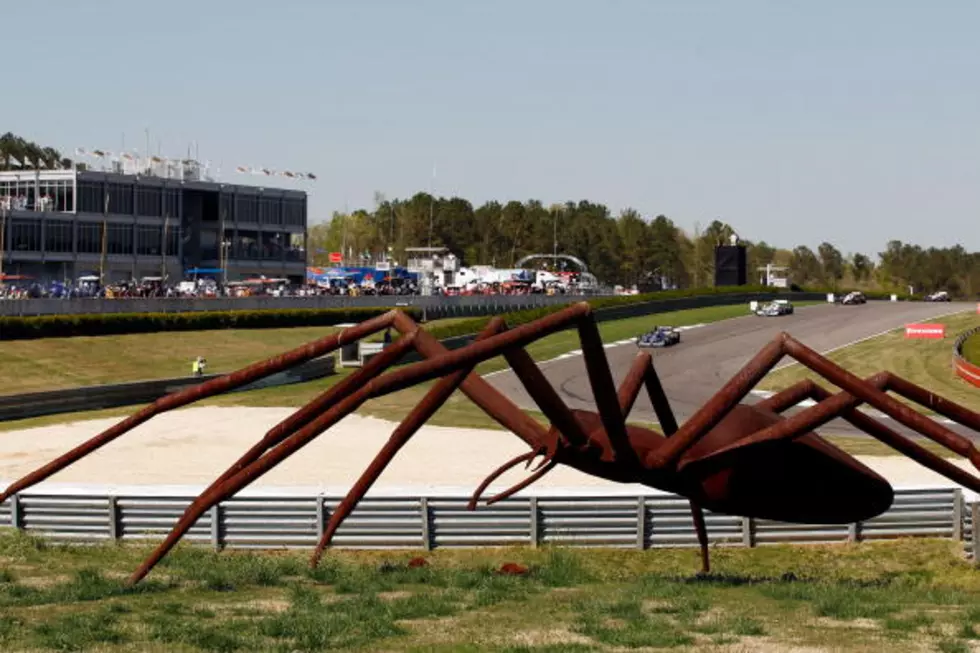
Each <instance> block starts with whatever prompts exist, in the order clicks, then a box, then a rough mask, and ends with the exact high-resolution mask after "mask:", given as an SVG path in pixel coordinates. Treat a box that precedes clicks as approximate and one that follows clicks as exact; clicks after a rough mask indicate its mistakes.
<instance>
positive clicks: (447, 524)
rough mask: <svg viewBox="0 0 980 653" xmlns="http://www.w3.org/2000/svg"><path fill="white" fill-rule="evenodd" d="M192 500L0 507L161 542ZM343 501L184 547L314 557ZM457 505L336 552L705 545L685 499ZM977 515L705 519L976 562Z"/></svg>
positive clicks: (388, 518) (361, 530)
mask: <svg viewBox="0 0 980 653" xmlns="http://www.w3.org/2000/svg"><path fill="white" fill-rule="evenodd" d="M191 500H192V498H191V497H189V496H152V495H120V496H114V495H104V494H100V495H96V494H91V495H84V494H79V495H72V494H42V493H36V494H35V493H25V494H22V495H17V496H14V497H13V498H11V499H10V500H8V501H7V502H5V503H4V504H2V505H0V523H4V524H10V525H11V526H13V527H15V528H18V529H22V530H24V531H27V532H29V533H33V534H36V535H41V536H45V537H48V538H51V539H53V540H56V541H69V542H106V541H113V540H122V541H139V540H153V539H160V538H162V537H163V536H164V535H165V534H166V533H167V532H168V531H169V530H170V528H171V527H172V526H173V525H174V524H175V523H176V521H177V519H178V517H179V516H180V515H181V514H182V512H183V510H184V509H185V508H186V507H187V506H188V505H189V503H190V502H191ZM339 501H340V499H339V497H329V496H323V495H320V496H260V495H259V496H240V497H237V498H234V499H232V500H229V501H225V502H224V503H221V504H220V505H218V506H216V507H214V508H213V509H212V510H211V511H210V512H209V513H207V514H205V515H203V516H202V517H201V518H200V519H199V520H198V521H197V523H196V524H195V526H194V527H193V528H192V529H191V530H190V532H189V533H188V535H187V536H186V539H187V540H189V541H192V542H198V543H201V544H206V545H210V546H212V547H214V548H216V549H221V548H226V547H227V548H236V549H240V548H252V549H278V548H295V547H303V548H308V547H312V546H315V544H316V543H317V541H318V540H319V537H320V535H321V534H322V533H323V529H324V525H325V524H326V522H327V520H328V519H329V518H330V515H331V513H332V512H333V511H334V510H335V509H336V507H337V505H338V503H339ZM466 503H467V499H466V498H463V497H458V496H448V497H447V496H429V497H369V498H366V499H364V500H363V501H362V502H361V503H360V504H359V505H358V506H357V508H356V509H355V510H354V512H353V513H352V514H351V515H350V517H349V518H348V519H347V520H346V521H345V522H344V524H343V526H341V528H340V529H339V530H338V531H337V534H336V536H335V538H334V542H333V545H334V546H335V547H338V548H353V549H372V548H373V549H379V548H383V549H433V548H445V547H472V546H506V545H529V546H538V545H545V544H552V545H568V546H593V547H625V548H637V549H649V548H658V547H692V546H696V545H697V536H696V533H695V531H694V527H693V524H692V520H691V513H690V508H689V504H688V502H687V500H686V499H684V498H683V497H680V496H676V495H671V494H649V495H640V496H636V495H633V496H563V497H553V496H530V497H523V498H521V497H518V498H511V499H507V500H504V501H502V502H500V503H498V504H495V505H494V506H491V507H481V508H478V509H477V510H475V511H469V510H467V509H466ZM978 510H980V503H976V502H968V501H967V500H966V499H965V497H964V495H963V492H962V490H960V489H958V488H956V489H952V488H929V489H902V490H896V493H895V501H894V504H893V505H892V507H891V508H890V509H889V510H888V511H887V512H885V513H884V514H882V515H880V516H878V517H875V518H874V519H870V520H868V521H865V522H861V523H856V524H843V525H800V524H786V523H780V522H773V521H768V520H762V519H753V518H749V517H733V516H729V515H722V514H714V513H710V512H708V513H707V514H706V522H707V526H708V533H709V537H710V541H711V543H712V544H713V545H720V546H748V547H753V546H759V545H766V544H776V543H834V542H858V541H871V540H885V539H894V538H907V537H930V538H946V539H953V540H957V541H962V542H963V543H964V548H965V550H966V552H967V553H970V554H972V552H973V551H976V550H978V542H977V541H976V540H977V539H978V536H980V533H978V531H977V529H974V528H973V524H975V523H977V520H978V514H977V513H978Z"/></svg>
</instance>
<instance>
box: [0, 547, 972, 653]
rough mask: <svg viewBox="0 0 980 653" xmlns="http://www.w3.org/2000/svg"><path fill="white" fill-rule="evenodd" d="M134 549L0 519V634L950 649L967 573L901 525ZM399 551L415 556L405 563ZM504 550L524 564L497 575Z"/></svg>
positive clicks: (960, 625)
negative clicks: (797, 531) (267, 549)
mask: <svg viewBox="0 0 980 653" xmlns="http://www.w3.org/2000/svg"><path fill="white" fill-rule="evenodd" d="M147 552H148V548H146V547H136V546H130V545H125V546H113V545H102V546H86V547H75V548H68V547H61V546H57V545H52V544H47V543H45V542H43V541H41V540H37V539H32V538H30V537H28V536H25V535H21V534H10V533H7V534H0V556H2V559H3V560H4V572H3V574H2V578H0V647H2V649H3V650H24V649H31V650H38V649H40V650H64V651H68V650H71V651H78V650H100V651H120V652H122V651H256V650H263V651H265V650H270V651H323V650H352V651H375V650H385V651H447V652H448V651H473V652H477V651H513V652H516V651H542V652H543V651H607V650H608V651H612V650H630V649H640V648H642V649H645V650H649V649H651V648H656V649H658V650H659V649H672V650H677V651H690V650H715V651H722V650H733V647H737V648H736V649H734V650H770V651H773V650H784V649H786V648H787V647H789V646H790V645H793V646H797V647H810V648H812V649H816V650H825V649H830V650H842V651H877V650H889V651H913V650H914V651H921V650H940V651H967V650H969V646H970V645H971V644H972V643H974V642H976V641H977V639H978V637H980V635H978V629H980V608H978V606H980V572H978V571H977V570H976V569H975V568H973V567H971V566H970V565H969V564H968V563H967V562H966V561H964V560H963V559H962V556H961V552H960V550H959V549H958V544H956V543H953V542H948V541H936V540H919V541H911V540H906V541H897V542H889V543H876V544H867V543H866V544H861V545H840V546H810V547H790V546H774V547H766V548H759V549H737V548H720V549H717V550H716V551H715V552H714V563H715V569H716V571H715V573H714V574H712V575H710V576H707V577H698V576H695V575H693V573H692V571H693V570H694V569H695V568H696V566H697V563H696V552H695V551H694V550H692V549H686V550H670V549H664V550H653V551H630V550H612V549H606V550H601V549H599V550H596V549H592V550H582V549H550V548H544V549H528V548H518V547H514V548H501V549H462V550H461V549H456V550H437V551H435V552H431V553H420V552H417V553H413V552H398V553H394V552H353V551H332V552H330V553H329V554H328V556H327V557H326V559H325V561H324V562H323V563H322V564H321V566H320V568H319V569H317V570H314V571H311V570H309V569H308V568H307V567H306V552H296V553H292V552H290V553H285V552H280V553H266V554H257V553H242V552H230V551H227V552H223V553H221V554H215V553H212V552H210V551H207V550H205V549H202V548H191V547H183V548H178V549H177V550H176V551H175V552H173V553H172V554H171V556H170V557H168V558H167V559H166V560H165V561H164V563H163V564H162V565H161V566H160V567H158V569H157V570H156V571H155V572H154V573H153V574H152V575H151V576H150V578H149V579H147V580H145V581H144V582H143V583H141V584H140V585H138V586H136V587H135V588H129V587H126V586H124V585H123V583H122V579H123V578H124V577H125V575H126V574H127V573H128V572H130V571H131V570H132V569H133V568H134V567H135V566H136V565H137V564H138V562H139V560H140V559H141V558H142V556H144V555H145V554H146V553H147ZM413 555H425V556H426V558H427V560H428V562H429V565H428V566H426V567H422V568H416V569H409V568H407V565H406V563H407V561H408V560H409V559H410V557H412V556H413ZM504 562H516V563H519V564H523V565H526V566H527V567H528V568H529V570H530V574H529V575H528V576H525V577H507V576H500V575H498V574H497V573H496V569H498V568H499V566H500V565H501V564H502V563H504Z"/></svg>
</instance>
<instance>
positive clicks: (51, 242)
mask: <svg viewBox="0 0 980 653" xmlns="http://www.w3.org/2000/svg"><path fill="white" fill-rule="evenodd" d="M74 226H75V223H73V222H71V221H69V220H48V221H47V223H46V224H45V225H44V249H45V251H47V252H60V253H71V251H72V232H73V230H74Z"/></svg>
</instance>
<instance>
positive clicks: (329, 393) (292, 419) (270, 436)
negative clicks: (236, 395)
mask: <svg viewBox="0 0 980 653" xmlns="http://www.w3.org/2000/svg"><path fill="white" fill-rule="evenodd" d="M411 344H412V343H411V340H410V339H408V340H406V342H405V343H401V342H400V341H399V342H395V343H392V344H391V345H389V346H388V347H387V348H386V352H385V355H384V356H380V355H379V356H373V357H372V358H371V359H370V360H369V361H368V362H367V363H366V364H365V365H364V366H363V367H360V368H358V369H357V370H355V371H354V372H353V373H351V374H348V375H347V376H345V377H344V378H343V379H341V380H340V381H338V382H337V383H335V384H334V385H332V386H330V387H329V388H327V389H326V390H325V391H324V392H322V393H320V394H319V395H318V396H317V397H315V398H314V399H313V400H312V401H310V402H309V403H307V404H306V405H305V406H303V407H302V408H300V409H299V410H297V411H296V412H294V413H292V414H291V415H289V416H288V417H286V419H284V420H282V421H281V422H279V423H278V424H276V425H275V426H273V427H272V428H271V429H269V431H267V432H266V434H265V436H263V438H262V439H261V440H260V441H258V442H256V443H255V444H254V445H253V446H252V448H251V449H249V450H248V451H247V452H245V454H244V455H242V456H241V457H240V458H239V459H238V460H236V461H235V462H234V463H233V464H232V465H231V466H230V467H229V468H228V469H226V470H225V471H224V472H223V473H222V474H221V476H219V477H218V478H217V479H215V480H214V482H212V483H211V485H209V486H208V488H207V489H206V490H204V492H202V493H201V494H202V496H203V495H205V494H207V493H208V492H211V491H212V490H214V488H216V487H217V486H218V485H219V484H221V483H223V482H224V481H226V480H228V479H229V478H231V477H232V476H234V475H235V474H237V473H238V472H239V471H241V470H242V469H244V468H245V467H247V466H248V465H249V464H251V463H252V462H254V461H256V460H258V459H259V458H260V457H261V456H262V454H264V453H265V452H266V451H268V450H269V449H271V448H272V447H274V446H276V445H278V444H279V443H280V442H282V441H283V440H285V439H286V438H287V437H288V436H289V435H290V434H292V433H294V432H295V431H296V430H297V429H300V428H302V427H304V426H306V425H307V424H309V423H310V422H311V421H312V420H313V419H314V418H315V417H316V416H317V415H319V414H320V413H322V412H323V411H324V410H326V409H327V408H329V407H330V406H331V405H332V404H333V403H334V402H336V401H338V400H339V399H341V398H342V397H346V396H347V395H349V394H351V393H352V392H354V391H355V390H357V388H359V387H360V386H361V385H363V384H364V383H366V382H367V381H368V380H370V379H371V378H372V377H373V376H375V375H377V374H379V373H380V372H382V371H383V370H385V369H386V368H388V367H391V366H392V365H394V364H396V363H397V362H398V360H399V359H400V358H401V357H402V356H404V355H405V354H406V353H407V352H408V349H409V348H410V345H411Z"/></svg>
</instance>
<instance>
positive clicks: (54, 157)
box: [0, 132, 71, 170]
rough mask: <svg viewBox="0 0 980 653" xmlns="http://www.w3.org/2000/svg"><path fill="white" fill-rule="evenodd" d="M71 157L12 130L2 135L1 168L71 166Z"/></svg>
mask: <svg viewBox="0 0 980 653" xmlns="http://www.w3.org/2000/svg"><path fill="white" fill-rule="evenodd" d="M70 167H71V159H68V158H66V157H63V156H62V155H61V152H59V151H58V150H56V149H55V148H53V147H46V146H44V145H39V144H37V143H35V142H34V141H29V140H27V139H25V138H21V137H20V136H16V135H15V134H12V133H11V132H7V133H6V134H3V135H0V170H24V169H27V170H34V169H38V168H50V169H57V168H70Z"/></svg>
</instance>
